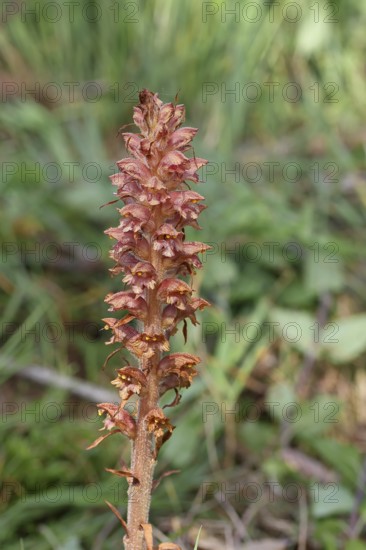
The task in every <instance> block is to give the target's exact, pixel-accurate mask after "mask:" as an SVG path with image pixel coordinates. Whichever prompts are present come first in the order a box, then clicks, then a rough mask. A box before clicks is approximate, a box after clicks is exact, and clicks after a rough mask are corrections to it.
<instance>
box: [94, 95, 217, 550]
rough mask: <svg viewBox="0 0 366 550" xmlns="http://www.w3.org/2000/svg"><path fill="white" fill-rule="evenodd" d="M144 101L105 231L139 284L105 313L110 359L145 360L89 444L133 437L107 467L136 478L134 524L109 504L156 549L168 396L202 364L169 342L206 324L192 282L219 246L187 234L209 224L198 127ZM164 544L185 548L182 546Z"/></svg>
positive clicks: (137, 544) (124, 374) (129, 542)
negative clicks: (152, 514)
mask: <svg viewBox="0 0 366 550" xmlns="http://www.w3.org/2000/svg"><path fill="white" fill-rule="evenodd" d="M139 100H140V103H139V105H138V106H137V107H134V115H133V120H134V124H135V125H136V126H137V127H138V128H139V129H140V133H139V134H134V133H129V132H125V133H123V134H122V135H123V139H124V142H125V146H126V149H127V151H128V152H129V154H130V155H131V157H129V158H124V159H122V160H120V161H119V162H117V166H118V168H119V173H117V174H114V175H113V176H111V180H112V184H113V185H115V186H116V187H117V192H116V195H117V197H118V199H117V200H119V199H121V200H122V201H123V202H124V206H123V208H121V209H119V210H118V211H119V213H120V214H121V221H120V223H119V225H118V227H112V228H110V229H108V230H107V231H106V232H105V233H107V234H108V235H109V236H110V237H111V238H112V239H115V240H116V243H115V244H114V246H113V248H112V250H111V253H110V255H111V257H112V258H113V260H114V261H115V266H114V267H113V268H112V269H110V271H111V272H112V274H113V275H117V276H120V275H122V276H123V278H122V281H123V282H124V283H126V284H127V285H128V287H129V289H128V290H122V291H120V292H116V293H112V294H108V295H107V297H106V299H105V301H106V302H107V304H109V306H110V307H109V311H111V312H119V311H122V312H123V315H122V317H120V318H116V317H108V318H106V319H103V321H104V322H105V329H106V330H111V331H112V337H111V339H110V341H109V342H107V343H108V344H114V343H118V344H120V347H119V348H118V349H116V350H114V351H113V352H112V353H111V354H110V355H109V356H108V357H107V360H106V363H107V362H108V360H109V359H110V358H111V357H112V356H113V355H115V354H116V353H117V352H118V351H120V350H121V349H127V350H128V351H129V352H130V354H131V355H132V356H133V357H135V362H134V363H135V364H131V365H130V364H128V365H126V366H124V367H122V368H120V369H118V370H117V378H115V379H114V380H112V382H111V383H112V384H113V385H114V386H116V388H117V389H118V391H119V395H120V398H121V402H120V404H119V405H116V404H113V403H100V404H99V405H98V412H99V414H101V415H104V416H105V418H104V428H102V430H107V433H106V434H105V435H102V436H101V437H99V438H98V439H96V440H95V441H94V443H92V444H91V445H90V446H89V447H88V448H89V449H91V448H94V447H96V446H97V445H99V443H101V442H102V441H103V440H104V439H106V438H107V437H109V436H111V435H115V434H121V435H123V436H127V437H128V438H129V439H130V440H131V444H132V445H131V465H130V467H129V468H128V467H127V466H122V469H121V470H112V469H108V470H107V471H109V472H111V473H112V474H114V475H116V476H120V477H126V478H127V480H128V484H129V489H128V518H127V523H126V522H125V521H124V519H123V518H122V517H121V515H120V513H119V511H118V510H117V509H116V508H115V507H114V506H113V505H112V504H111V503H109V502H107V504H108V506H109V507H110V508H111V509H112V510H113V512H114V513H115V514H116V516H117V517H118V519H119V520H120V522H121V524H122V525H123V527H124V529H125V531H126V534H125V536H124V539H123V542H124V545H125V548H126V550H145V549H147V550H153V541H152V526H151V525H150V524H149V509H150V502H151V492H152V490H153V488H154V486H156V484H157V482H158V481H159V480H155V482H154V480H153V473H154V468H155V465H156V461H157V457H158V454H159V450H160V448H161V446H162V445H163V444H164V443H165V442H166V441H167V440H168V439H169V438H170V436H171V435H172V433H173V430H174V428H175V426H172V424H171V423H170V421H169V418H168V417H167V416H166V415H165V413H164V411H163V409H162V408H161V407H160V406H159V400H160V398H161V397H162V396H163V395H164V394H165V393H166V392H168V391H169V390H173V391H174V393H175V396H174V399H173V401H172V402H171V403H170V404H169V405H165V407H173V406H175V405H177V404H178V403H179V401H180V398H181V395H180V390H181V388H188V387H189V386H190V385H191V382H192V379H193V377H194V376H196V374H197V370H196V366H197V364H198V363H199V362H200V358H199V357H196V356H195V355H191V354H189V353H171V354H169V339H170V337H171V336H172V335H173V334H175V333H176V332H177V329H178V325H179V324H180V323H181V322H182V323H183V325H182V326H183V334H184V338H185V341H186V339H187V319H190V321H191V322H192V323H193V324H194V325H196V324H197V319H196V311H197V310H201V309H203V308H204V307H206V306H208V305H209V303H208V302H207V301H206V300H203V299H202V298H199V297H196V296H194V290H193V288H192V279H193V275H194V274H195V270H196V269H197V268H201V267H202V263H201V261H200V260H199V257H198V254H199V253H202V252H204V251H206V250H208V249H209V248H210V247H209V246H207V245H205V244H203V243H201V242H190V241H186V240H185V230H184V228H185V227H186V226H192V227H194V228H195V229H200V226H199V225H198V223H197V218H198V216H199V214H200V213H201V212H202V210H203V209H204V208H206V207H205V206H204V205H203V204H202V201H203V200H204V197H202V196H201V195H199V194H198V193H196V192H195V191H191V190H190V187H189V185H188V184H187V183H186V181H187V180H188V181H191V182H194V183H198V182H199V178H198V175H197V170H198V169H199V168H200V167H202V166H203V165H205V164H206V163H207V161H206V160H204V159H202V158H197V157H196V156H195V155H194V154H193V157H192V158H188V157H187V156H185V154H184V153H185V152H187V151H189V150H190V149H192V146H191V145H190V143H191V141H192V139H193V138H194V136H195V134H196V132H197V129H196V128H188V127H183V128H181V127H180V126H181V124H182V122H183V121H184V116H185V108H184V105H176V104H173V103H163V102H162V101H161V100H160V99H159V97H158V95H157V94H154V93H152V92H150V91H148V90H143V91H141V92H140V94H139ZM112 202H116V201H112ZM182 277H184V278H186V280H187V281H188V282H186V281H184V280H183V279H182ZM126 312H127V313H126ZM136 396H137V399H138V412H137V414H136V415H134V414H131V413H130V412H128V411H127V410H126V409H125V405H126V404H127V403H128V401H129V399H130V398H131V397H134V398H135V399H136ZM165 407H163V408H165ZM169 473H172V472H167V473H166V474H165V475H167V474H169ZM157 548H158V549H159V550H169V549H171V550H174V549H175V550H177V549H178V550H179V547H178V546H177V545H176V544H172V543H162V544H160V545H159V546H158V547H157Z"/></svg>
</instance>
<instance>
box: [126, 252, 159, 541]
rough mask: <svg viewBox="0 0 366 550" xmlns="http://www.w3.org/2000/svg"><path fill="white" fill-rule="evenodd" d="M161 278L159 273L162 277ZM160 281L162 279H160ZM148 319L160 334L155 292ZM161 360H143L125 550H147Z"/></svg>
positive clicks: (154, 256)
mask: <svg viewBox="0 0 366 550" xmlns="http://www.w3.org/2000/svg"><path fill="white" fill-rule="evenodd" d="M150 261H151V263H152V264H153V265H154V267H155V268H157V271H158V273H159V272H160V269H159V268H160V265H159V263H160V262H159V257H158V255H157V254H155V253H154V251H153V250H152V248H151V249H150ZM159 275H160V273H159ZM159 279H160V278H159ZM146 300H147V304H148V308H149V316H148V320H147V322H146V323H145V326H144V330H145V331H146V330H149V329H151V330H152V332H153V333H154V332H160V331H161V319H160V306H159V302H158V300H157V297H156V290H155V289H154V290H150V291H148V292H147V296H146ZM160 358H161V354H160V353H156V354H155V355H154V356H153V358H152V361H150V360H147V361H146V360H145V361H144V360H143V361H142V368H143V370H144V369H145V368H146V367H148V368H149V374H148V376H147V378H148V382H149V383H148V394H147V395H146V396H145V398H141V399H140V400H139V410H138V415H137V434H136V439H135V441H134V442H133V444H132V456H131V471H132V473H133V475H134V476H135V477H136V478H137V479H138V480H139V482H140V483H139V485H134V484H133V481H132V480H131V481H130V482H129V489H128V516H127V527H128V532H129V537H128V538H127V540H126V541H125V548H126V550H145V548H146V544H145V538H144V532H143V530H142V529H141V524H144V523H149V511H150V503H151V492H152V483H153V475H154V469H155V464H156V459H155V457H154V448H153V441H152V439H153V437H152V434H151V432H149V430H148V428H147V426H146V422H145V418H146V415H147V414H148V413H149V412H150V411H151V410H152V409H155V408H156V407H157V406H158V400H159V379H158V376H157V372H156V371H157V366H158V364H159V361H160Z"/></svg>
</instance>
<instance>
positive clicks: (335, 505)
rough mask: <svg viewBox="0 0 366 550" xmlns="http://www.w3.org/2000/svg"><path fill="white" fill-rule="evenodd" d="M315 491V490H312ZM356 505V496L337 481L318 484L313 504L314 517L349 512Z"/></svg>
mask: <svg viewBox="0 0 366 550" xmlns="http://www.w3.org/2000/svg"><path fill="white" fill-rule="evenodd" d="M312 492H313V491H312ZM353 506H354V496H353V494H352V493H351V492H350V491H348V489H346V488H345V487H342V486H341V485H339V484H337V483H327V484H325V485H320V484H319V485H318V486H317V490H316V491H315V494H313V502H312V506H311V510H312V515H313V517H314V518H325V517H329V516H335V515H338V514H348V513H349V512H351V510H352V508H353Z"/></svg>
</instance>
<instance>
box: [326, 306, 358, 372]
mask: <svg viewBox="0 0 366 550" xmlns="http://www.w3.org/2000/svg"><path fill="white" fill-rule="evenodd" d="M332 325H334V330H333V331H332V336H331V340H334V341H329V339H327V338H323V348H324V350H325V351H326V354H327V355H328V357H329V358H330V359H331V361H334V362H335V363H346V362H348V361H353V360H354V359H356V358H357V357H359V355H361V353H363V352H364V351H366V314H359V315H352V316H351V317H347V318H344V319H336V320H335V321H334V322H333V323H332Z"/></svg>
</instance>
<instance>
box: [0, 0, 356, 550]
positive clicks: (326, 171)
mask: <svg viewBox="0 0 366 550" xmlns="http://www.w3.org/2000/svg"><path fill="white" fill-rule="evenodd" d="M32 10H33V14H32V13H29V12H30V11H32ZM365 25H366V4H363V3H362V2H358V1H356V0H348V2H347V3H346V2H341V1H334V2H324V1H319V2H313V0H311V1H310V0H304V1H302V2H301V3H300V2H298V3H296V2H284V1H282V0H278V1H277V2H274V3H271V2H262V0H258V1H257V2H226V3H224V2H199V1H197V0H185V1H184V2H180V3H179V2H174V1H173V0H154V1H151V2H147V1H143V0H136V2H135V1H133V2H127V1H126V2H122V1H120V0H118V1H116V2H111V1H109V0H107V1H106V2H101V1H97V2H88V1H87V0H80V1H78V2H73V1H71V2H68V3H67V2H61V1H54V2H41V3H40V2H33V1H29V2H26V3H25V2H3V3H2V23H1V33H0V79H1V100H2V104H1V110H0V122H1V151H0V156H1V161H2V178H1V180H2V181H1V186H2V190H1V195H0V197H1V198H0V204H1V218H0V231H1V242H2V245H1V254H2V268H1V273H0V303H1V311H2V316H1V343H2V348H1V354H0V377H1V390H0V399H1V407H2V417H1V418H2V421H1V424H0V429H1V441H2V445H1V449H0V472H1V483H2V485H1V493H0V494H1V499H0V511H1V515H0V547H1V548H6V549H8V550H16V549H24V550H26V549H33V548H37V550H48V549H54V550H80V549H87V550H90V549H92V550H100V549H106V550H109V549H112V548H119V547H120V545H121V542H120V541H121V537H122V535H123V533H122V531H121V528H120V526H119V525H117V522H116V520H115V518H114V517H113V515H112V514H111V512H110V511H109V510H108V508H107V506H106V505H105V503H104V499H107V500H110V501H111V502H113V504H115V505H116V506H118V507H119V509H120V510H121V513H122V515H123V516H125V515H126V495H125V482H124V481H123V480H122V481H118V483H117V482H116V481H115V479H116V478H112V477H111V475H110V474H108V473H106V472H105V471H104V468H105V467H109V468H116V467H117V466H118V464H119V460H120V457H121V449H122V457H123V458H124V459H125V460H128V455H129V449H128V442H127V440H126V441H123V442H121V440H118V438H112V439H109V440H107V441H106V442H105V443H104V444H102V445H101V446H99V447H98V448H96V449H94V450H92V451H89V452H86V451H85V447H86V446H87V445H88V444H90V443H91V442H92V441H93V440H94V439H95V437H96V434H97V433H98V432H97V430H98V429H99V427H100V426H101V424H100V421H99V420H98V419H97V418H96V415H95V410H94V405H93V403H95V402H98V401H100V400H101V399H100V397H101V394H100V393H98V392H102V391H103V390H104V391H106V392H108V391H109V392H110V391H112V386H110V384H109V381H110V380H111V379H112V378H113V377H114V368H116V367H117V366H118V365H119V363H118V358H117V357H116V358H114V359H113V360H112V361H111V362H110V364H109V366H108V367H107V369H106V370H105V371H104V372H103V371H102V369H101V367H102V365H103V362H104V359H105V357H106V356H107V354H108V352H109V351H110V350H109V348H106V347H105V345H104V342H105V340H106V334H105V333H104V332H100V329H101V328H102V322H101V318H102V317H104V316H105V315H106V312H107V307H106V305H105V304H104V302H103V300H104V296H105V295H106V294H107V293H108V292H109V291H111V290H116V289H118V288H119V283H118V280H117V279H111V278H110V276H109V273H108V268H109V267H112V263H111V260H110V259H109V258H108V249H109V247H110V241H109V240H108V239H107V237H106V236H105V235H104V233H103V231H104V229H106V228H108V227H110V226H113V225H115V224H116V222H117V212H116V210H115V206H107V207H105V208H102V209H100V208H99V207H100V206H101V205H103V204H104V203H107V202H108V201H110V200H112V199H113V194H112V193H113V189H112V186H111V185H110V181H109V179H108V176H109V175H111V174H112V173H114V171H115V166H114V163H115V161H116V160H118V159H120V158H121V157H123V156H124V155H125V151H124V148H123V146H122V140H121V138H120V137H119V136H118V135H117V133H118V129H119V128H120V127H121V126H122V125H124V124H128V123H130V122H131V116H132V107H133V105H134V104H136V102H137V97H138V90H139V89H142V88H144V87H146V88H148V89H150V90H153V91H156V92H158V93H159V95H160V98H161V99H163V100H164V101H174V98H175V96H176V94H177V93H178V92H179V102H181V103H184V104H185V105H186V110H187V124H188V125H191V126H195V127H198V128H199V129H200V131H199V134H198V136H197V138H196V139H195V144H194V147H195V154H196V155H197V156H203V157H206V158H208V159H209V164H208V165H207V167H205V168H204V169H203V170H202V180H203V183H202V184H201V185H199V186H198V187H197V190H198V191H199V192H200V193H202V194H204V195H205V197H206V204H207V205H208V209H207V210H205V212H204V213H203V214H202V216H201V225H202V227H203V230H202V231H201V232H195V231H190V234H189V238H190V239H191V240H195V239H200V240H203V241H204V242H207V243H210V244H211V245H212V246H213V250H212V251H211V253H209V254H207V256H205V257H204V258H203V264H204V266H203V270H202V271H201V272H200V273H199V274H198V275H197V279H196V283H195V285H196V288H197V289H198V288H199V291H200V294H201V295H202V296H203V297H204V298H206V299H208V300H210V301H211V302H212V304H213V307H212V308H210V309H208V310H207V311H205V312H203V313H202V314H201V315H200V321H201V325H200V326H197V327H192V326H190V327H189V341H188V343H187V345H186V346H185V348H183V346H184V342H183V337H182V335H181V334H179V335H177V336H176V337H175V338H174V344H173V349H174V350H175V351H178V350H182V349H184V351H188V352H193V353H197V354H199V355H200V356H201V357H202V359H203V361H202V365H201V367H200V373H201V376H200V377H199V379H196V380H195V382H194V384H193V386H192V387H191V388H190V389H189V390H188V391H187V392H186V393H185V394H184V397H183V400H182V402H181V404H180V405H179V406H178V407H176V408H175V409H168V411H170V412H169V414H170V416H171V418H172V421H173V424H175V425H176V426H177V428H176V430H175V432H174V435H173V438H172V439H171V440H170V441H169V442H168V443H167V444H166V445H165V446H164V448H163V450H162V453H161V455H160V457H161V459H160V463H159V466H158V472H157V475H158V474H161V473H163V472H164V471H166V470H171V469H180V470H181V473H180V474H177V475H174V476H171V477H169V478H166V479H164V480H163V481H162V482H161V484H160V485H159V487H158V488H157V490H156V492H155V493H154V499H153V506H152V513H151V521H152V523H153V525H154V526H155V528H156V529H155V537H156V540H157V541H164V540H175V541H176V542H178V543H179V544H180V545H181V546H182V548H183V549H184V550H188V549H189V550H190V549H192V548H193V547H194V544H195V540H196V537H197V532H198V529H199V527H200V526H201V525H202V531H201V535H200V543H199V548H200V549H210V550H215V549H220V550H221V549H222V548H225V549H228V550H239V549H246V550H280V549H285V548H286V549H287V548H289V549H300V550H305V549H310V550H312V549H321V550H322V549H325V550H333V549H335V550H338V549H344V550H361V549H362V548H365V547H366V546H365V545H366V527H365V522H366V501H365V493H364V490H365V484H366V463H365V461H364V453H365V451H366V440H365V435H366V407H365V400H366V371H365V357H366V353H365V352H366V314H365V313H364V311H365V302H366V285H365V281H366V264H365V258H364V250H365V240H366V231H365V202H366V166H365V142H366V126H365V122H364V121H365V115H366V102H365V99H366V89H365V69H366V67H365V53H366V40H365V32H364V30H365ZM87 384H91V385H87ZM103 397H104V396H103ZM230 411H235V414H233V413H231V414H230Z"/></svg>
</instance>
